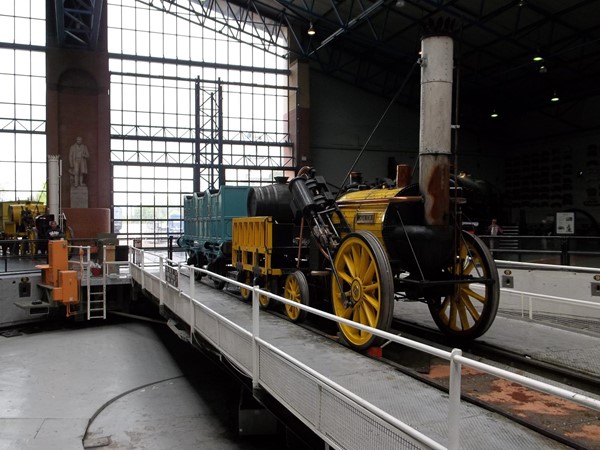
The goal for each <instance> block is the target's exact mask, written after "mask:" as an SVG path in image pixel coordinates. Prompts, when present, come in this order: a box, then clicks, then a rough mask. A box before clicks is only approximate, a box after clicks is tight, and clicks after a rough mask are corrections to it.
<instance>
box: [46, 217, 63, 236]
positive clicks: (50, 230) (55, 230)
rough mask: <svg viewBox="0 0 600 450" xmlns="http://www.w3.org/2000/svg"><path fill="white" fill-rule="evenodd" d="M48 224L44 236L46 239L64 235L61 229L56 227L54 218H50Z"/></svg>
mask: <svg viewBox="0 0 600 450" xmlns="http://www.w3.org/2000/svg"><path fill="white" fill-rule="evenodd" d="M48 225H50V227H49V228H48V229H47V230H46V238H47V239H48V240H53V239H60V238H62V237H64V236H63V233H62V231H61V230H60V228H58V224H57V223H56V220H51V221H50V223H49V224H48Z"/></svg>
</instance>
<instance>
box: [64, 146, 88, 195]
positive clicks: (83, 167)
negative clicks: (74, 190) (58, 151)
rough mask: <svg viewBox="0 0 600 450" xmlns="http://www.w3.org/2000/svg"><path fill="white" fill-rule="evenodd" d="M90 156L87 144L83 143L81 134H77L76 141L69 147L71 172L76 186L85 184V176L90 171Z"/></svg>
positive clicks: (72, 180) (72, 182) (72, 181)
mask: <svg viewBox="0 0 600 450" xmlns="http://www.w3.org/2000/svg"><path fill="white" fill-rule="evenodd" d="M89 157H90V154H89V152H88V148H87V146H86V145H85V144H83V143H82V139H81V136H77V139H76V142H75V143H74V144H73V145H71V148H70V149H69V165H70V169H69V174H70V175H71V184H72V185H73V186H74V187H78V186H85V183H84V180H83V177H84V175H87V173H88V167H87V159H88V158H89Z"/></svg>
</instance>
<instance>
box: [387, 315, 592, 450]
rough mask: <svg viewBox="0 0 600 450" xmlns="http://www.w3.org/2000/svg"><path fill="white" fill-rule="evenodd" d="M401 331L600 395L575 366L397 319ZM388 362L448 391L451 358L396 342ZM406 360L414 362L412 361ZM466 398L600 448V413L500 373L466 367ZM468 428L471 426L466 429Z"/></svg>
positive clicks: (573, 442) (579, 445) (562, 439)
mask: <svg viewBox="0 0 600 450" xmlns="http://www.w3.org/2000/svg"><path fill="white" fill-rule="evenodd" d="M392 326H393V328H394V331H393V332H396V333H401V334H402V336H404V337H407V338H411V339H415V340H418V341H420V342H424V343H427V344H429V345H432V346H436V347H441V348H444V349H447V350H451V348H461V349H462V350H463V355H464V356H466V357H469V358H473V359H476V360H480V361H482V362H485V363H487V364H490V365H496V366H500V367H503V368H505V369H507V370H512V371H515V372H517V373H520V374H522V375H526V376H530V377H532V378H538V379H543V380H545V381H547V382H549V383H553V382H554V383H557V384H560V385H563V386H565V385H566V388H567V389H569V390H577V391H579V392H581V393H584V394H585V395H588V394H589V395H600V380H599V379H598V378H595V377H593V376H591V375H589V374H584V373H579V372H575V371H573V370H572V369H571V368H569V367H565V366H560V365H554V364H549V363H547V362H544V361H536V360H535V359H532V358H530V357H528V356H527V355H521V354H518V353H515V352H511V351H508V350H505V349H502V348H498V347H495V346H492V345H489V344H486V343H482V342H478V341H472V342H470V343H468V344H466V345H465V344H462V345H461V344H460V343H459V342H451V343H450V346H448V344H449V343H448V338H447V337H446V336H444V335H443V334H441V333H440V332H439V331H437V330H433V329H431V328H427V327H423V326H420V325H415V324H413V323H408V322H403V321H400V320H397V319H395V320H394V322H393V324H392ZM381 360H382V361H384V362H386V363H387V364H390V365H392V366H394V367H395V368H397V369H398V370H400V371H402V372H404V373H406V374H408V375H410V376H412V377H414V378H417V379H419V380H421V381H423V382H424V383H427V384H429V385H431V386H435V387H436V388H438V389H441V390H444V391H447V390H448V379H449V370H448V363H447V362H446V361H442V360H439V359H437V358H434V357H431V356H429V355H423V354H420V355H419V352H416V351H414V350H411V349H405V348H400V346H398V345H396V344H390V345H388V346H386V347H384V349H383V356H382V358H381ZM406 361H410V362H409V363H408V364H407V363H406ZM462 386H463V388H462V395H461V397H462V399H463V400H464V401H468V402H471V403H474V404H477V405H478V406H480V407H482V408H485V409H487V410H489V411H493V412H495V413H498V414H501V415H503V416H505V417H508V418H510V419H511V420H513V421H515V422H517V423H519V424H521V425H523V426H525V427H528V428H530V429H532V430H535V431H537V432H539V433H541V434H543V435H545V436H548V437H550V438H552V439H554V440H556V441H557V442H559V443H562V444H565V445H567V446H570V447H572V448H576V449H598V448H600V412H598V411H594V410H590V409H586V408H584V407H581V406H579V405H577V404H575V403H573V402H570V401H566V400H563V399H560V398H557V397H553V396H551V395H549V394H544V393H540V392H537V391H534V390H531V389H528V388H526V387H524V386H520V385H516V384H515V383H511V382H508V381H504V380H501V379H498V378H496V377H494V376H491V375H487V374H484V373H480V372H477V371H475V370H472V369H468V368H463V373H462ZM463 432H468V430H463Z"/></svg>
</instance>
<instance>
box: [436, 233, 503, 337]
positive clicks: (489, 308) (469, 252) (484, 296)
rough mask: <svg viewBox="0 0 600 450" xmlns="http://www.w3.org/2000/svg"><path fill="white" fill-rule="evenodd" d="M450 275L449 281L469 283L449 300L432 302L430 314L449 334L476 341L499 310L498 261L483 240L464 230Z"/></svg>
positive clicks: (438, 299)
mask: <svg viewBox="0 0 600 450" xmlns="http://www.w3.org/2000/svg"><path fill="white" fill-rule="evenodd" d="M446 272H447V277H448V278H450V279H459V280H466V282H463V283H459V284H456V285H455V286H454V289H453V290H452V293H451V294H450V295H447V296H446V297H442V298H434V299H429V300H428V304H429V311H430V312H431V315H432V317H433V320H434V321H435V323H436V324H437V326H438V327H439V328H440V330H441V331H442V332H444V333H445V334H448V335H450V336H455V337H460V338H466V339H475V338H477V337H479V336H481V335H482V334H483V333H485V332H486V331H487V330H488V328H489V327H490V326H491V325H492V322H493V321H494V318H495V317H496V312H497V311H498V301H499V297H500V286H499V280H498V271H497V269H496V265H495V263H494V259H493V257H492V255H491V253H490V251H489V250H488V248H487V247H486V246H485V244H484V243H483V242H482V241H481V239H479V238H478V237H477V236H475V235H472V234H471V233H468V232H466V231H463V232H462V234H461V240H460V244H459V245H458V251H457V252H456V255H455V258H454V264H453V265H452V266H451V267H449V268H448V269H447V270H446ZM470 280H472V282H470Z"/></svg>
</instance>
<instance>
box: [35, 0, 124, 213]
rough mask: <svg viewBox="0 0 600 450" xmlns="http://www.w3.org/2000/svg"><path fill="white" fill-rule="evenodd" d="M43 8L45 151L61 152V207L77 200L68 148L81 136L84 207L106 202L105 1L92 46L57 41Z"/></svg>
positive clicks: (108, 177)
mask: <svg viewBox="0 0 600 450" xmlns="http://www.w3.org/2000/svg"><path fill="white" fill-rule="evenodd" d="M49 3H53V2H49ZM47 11H48V12H49V13H50V12H52V14H51V15H49V16H48V19H49V20H48V35H49V39H48V47H47V53H46V77H47V93H46V127H47V128H46V139H47V152H48V154H49V155H60V157H61V160H62V179H61V197H62V207H63V208H69V207H71V206H77V205H71V186H70V179H69V148H70V147H71V145H73V144H74V143H75V140H76V138H77V137H78V136H81V138H82V141H83V144H85V145H86V146H87V148H88V150H89V158H88V173H87V176H86V180H85V183H86V187H87V207H89V208H109V207H110V205H111V178H112V177H111V174H110V171H111V167H110V103H109V95H108V94H109V87H110V77H109V73H108V52H107V44H106V34H107V26H106V24H107V22H106V4H105V5H104V7H103V8H102V18H101V30H100V34H99V41H98V44H97V46H96V49H95V50H79V49H66V48H59V47H57V46H56V45H55V42H56V37H55V34H56V32H55V30H54V28H53V27H54V23H53V18H54V15H53V11H51V8H47ZM52 33H54V35H53V34H52Z"/></svg>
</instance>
